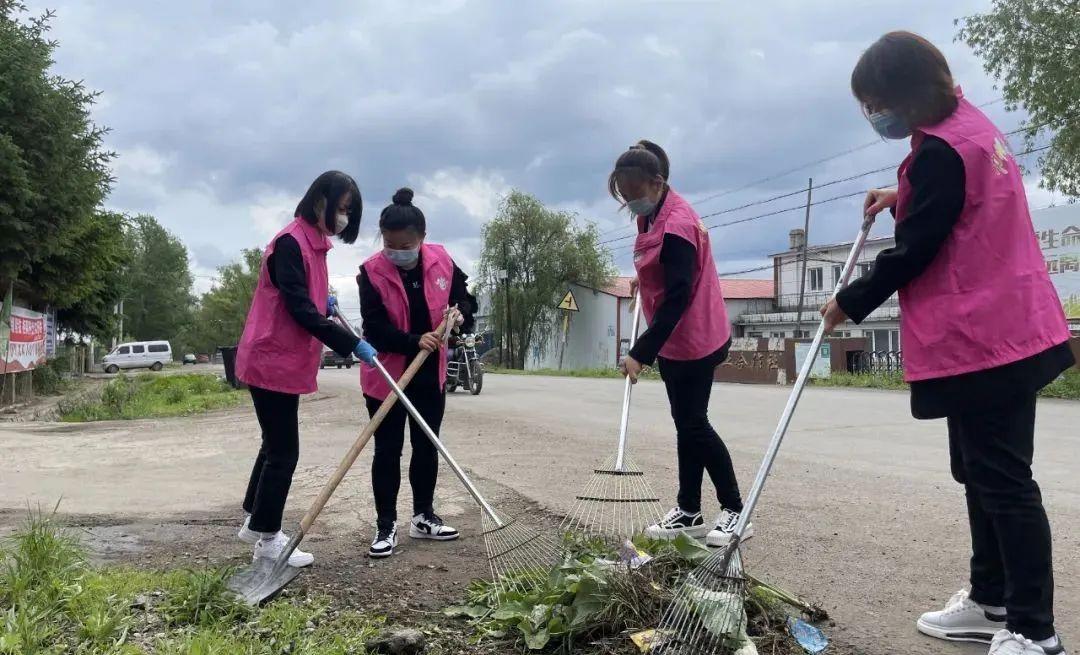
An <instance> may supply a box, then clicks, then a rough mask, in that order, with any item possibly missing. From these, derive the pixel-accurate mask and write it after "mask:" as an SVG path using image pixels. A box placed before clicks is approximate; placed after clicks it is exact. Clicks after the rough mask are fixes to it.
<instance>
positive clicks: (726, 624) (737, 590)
mask: <svg viewBox="0 0 1080 655" xmlns="http://www.w3.org/2000/svg"><path fill="white" fill-rule="evenodd" d="M873 224H874V219H873V217H872V216H866V217H865V218H864V220H863V224H862V227H861V228H860V230H859V235H858V236H857V237H856V239H855V243H854V244H853V245H852V247H851V252H850V253H848V257H847V261H846V262H845V263H844V268H843V271H842V272H841V274H840V279H839V280H837V283H836V288H835V289H834V290H833V295H834V296H835V295H836V293H837V292H839V291H840V290H841V289H842V288H843V287H844V286H845V285H846V284H847V282H848V280H849V279H850V278H851V272H852V270H853V269H854V268H855V260H857V259H858V257H859V253H861V252H862V248H863V245H864V244H865V243H866V238H867V236H868V235H869V233H870V228H871V227H872V226H873ZM824 339H825V321H824V320H822V321H821V323H820V324H819V325H818V329H817V334H815V335H814V340H813V341H812V342H811V343H810V352H809V353H807V355H806V360H805V361H804V362H803V365H802V368H801V369H800V370H799V377H798V378H797V379H796V380H795V386H794V387H793V388H792V390H791V394H790V395H789V396H788V401H787V405H786V406H785V407H784V412H783V414H781V416H780V422H779V424H778V425H777V426H776V431H775V432H774V433H773V437H772V441H771V442H770V443H769V448H768V450H767V451H766V453H765V458H764V460H763V461H762V463H761V467H760V468H759V469H758V472H757V477H756V478H755V479H754V485H753V486H752V487H751V488H750V494H749V496H748V497H747V500H746V503H745V504H744V506H743V511H742V513H741V514H740V515H739V520H738V522H737V523H736V524H735V528H734V533H733V535H732V538H731V541H730V542H729V543H728V545H727V546H725V547H724V548H722V549H720V550H718V551H717V552H715V553H713V554H712V555H711V556H710V557H709V558H708V559H706V560H705V561H704V562H702V563H701V564H700V565H699V566H698V568H696V569H694V571H692V572H691V573H690V574H689V575H688V576H687V578H686V580H685V581H684V582H683V583H682V584H681V585H680V587H679V589H678V590H677V591H676V593H675V597H674V599H673V600H672V601H671V603H670V604H669V605H668V607H667V608H666V609H665V610H664V614H663V616H662V617H661V619H660V626H659V627H658V628H657V630H656V642H655V645H654V647H653V651H652V652H654V653H662V654H663V655H727V654H730V653H734V652H736V651H737V650H738V649H739V648H740V647H741V646H742V645H743V644H744V643H745V638H746V613H745V610H744V609H743V608H744V602H745V600H746V594H747V589H748V584H747V580H746V576H745V575H744V574H743V566H742V555H741V553H740V552H739V545H740V544H741V543H742V535H743V532H744V531H745V530H746V525H747V524H748V523H749V522H750V515H751V513H753V511H754V508H755V507H756V506H757V502H758V499H759V498H760V497H761V491H762V489H764V487H765V480H766V478H768V476H769V472H770V471H771V470H772V466H773V463H774V462H775V461H776V454H777V453H778V452H779V450H780V444H781V443H782V442H783V440H784V435H785V433H786V432H787V429H788V425H790V423H791V418H792V416H793V415H794V413H795V406H796V405H797V404H798V402H799V398H800V397H801V396H802V392H803V389H804V388H805V387H806V383H807V381H808V380H809V378H810V371H811V369H812V368H813V366H814V360H816V359H817V355H818V351H819V350H820V349H821V344H822V342H823V341H824Z"/></svg>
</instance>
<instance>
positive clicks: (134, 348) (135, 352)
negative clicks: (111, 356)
mask: <svg viewBox="0 0 1080 655" xmlns="http://www.w3.org/2000/svg"><path fill="white" fill-rule="evenodd" d="M144 352H146V347H145V346H132V347H131V353H132V354H133V355H141V354H143V353H144Z"/></svg>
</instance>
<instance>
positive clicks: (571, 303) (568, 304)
mask: <svg viewBox="0 0 1080 655" xmlns="http://www.w3.org/2000/svg"><path fill="white" fill-rule="evenodd" d="M559 309H565V310H566V311H568V312H576V311H579V310H578V306H577V298H575V297H574V292H573V290H572V289H567V290H566V295H565V296H563V299H562V302H561V303H559Z"/></svg>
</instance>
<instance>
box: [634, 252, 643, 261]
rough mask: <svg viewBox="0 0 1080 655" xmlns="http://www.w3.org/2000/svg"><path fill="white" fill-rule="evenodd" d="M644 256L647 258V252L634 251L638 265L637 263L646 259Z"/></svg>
mask: <svg viewBox="0 0 1080 655" xmlns="http://www.w3.org/2000/svg"><path fill="white" fill-rule="evenodd" d="M644 256H645V251H644V250H635V251H634V263H635V264H636V263H638V262H640V261H641V258H642V257H644Z"/></svg>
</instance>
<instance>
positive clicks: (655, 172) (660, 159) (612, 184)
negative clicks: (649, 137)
mask: <svg viewBox="0 0 1080 655" xmlns="http://www.w3.org/2000/svg"><path fill="white" fill-rule="evenodd" d="M670 172H671V164H670V162H669V161H668V156H667V153H666V152H664V149H663V148H661V147H660V146H658V145H656V144H655V143H653V142H652V141H646V140H644V139H642V140H641V141H638V142H637V143H635V144H634V145H632V146H630V148H629V149H628V150H627V151H626V152H624V153H623V154H621V155H619V158H618V159H617V160H615V169H614V170H613V171H611V175H609V176H608V193H610V194H611V197H612V198H614V199H615V200H617V201H619V202H620V203H622V204H624V205H625V204H626V202H627V200H632V198H630V199H628V198H624V197H623V195H622V192H621V191H620V190H619V187H620V182H627V181H630V180H637V181H641V182H647V181H649V180H652V179H655V178H657V177H659V178H661V179H663V180H664V182H665V183H667V181H668V175H669V174H670Z"/></svg>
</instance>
